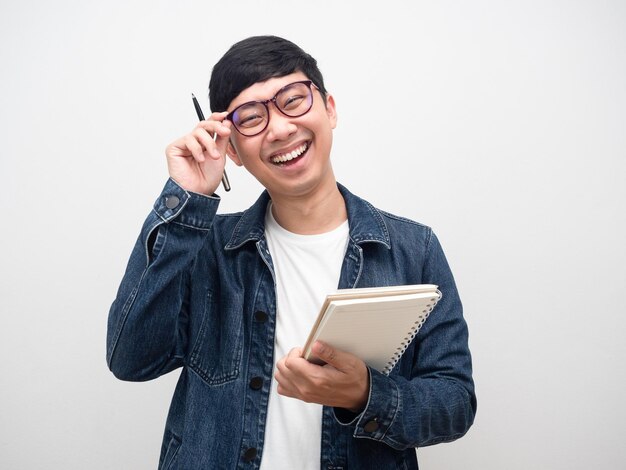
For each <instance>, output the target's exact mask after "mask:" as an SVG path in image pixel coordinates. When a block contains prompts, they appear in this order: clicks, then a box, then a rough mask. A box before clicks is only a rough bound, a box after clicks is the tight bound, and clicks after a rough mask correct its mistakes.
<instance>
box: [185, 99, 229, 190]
mask: <svg viewBox="0 0 626 470" xmlns="http://www.w3.org/2000/svg"><path fill="white" fill-rule="evenodd" d="M191 100H192V101H193V107H194V108H196V114H197V115H198V119H200V120H201V121H204V113H203V112H202V108H201V107H200V103H198V100H197V99H196V95H194V94H193V93H192V94H191ZM216 138H217V133H216V134H215V135H214V136H213V140H215V139H216ZM222 186H224V190H225V191H230V182H229V181H228V176H227V175H226V170H224V174H223V175H222Z"/></svg>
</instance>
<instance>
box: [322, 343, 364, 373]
mask: <svg viewBox="0 0 626 470" xmlns="http://www.w3.org/2000/svg"><path fill="white" fill-rule="evenodd" d="M312 349H313V353H315V355H316V356H317V357H319V358H320V359H321V360H322V361H324V362H326V363H327V364H330V365H331V366H333V367H334V368H335V369H337V370H344V369H346V368H347V367H350V366H351V365H352V363H353V362H354V356H353V355H352V354H348V353H346V352H344V351H341V350H339V349H336V348H333V347H332V346H330V345H329V344H327V343H324V342H322V341H316V342H315V343H314V344H313V348H312Z"/></svg>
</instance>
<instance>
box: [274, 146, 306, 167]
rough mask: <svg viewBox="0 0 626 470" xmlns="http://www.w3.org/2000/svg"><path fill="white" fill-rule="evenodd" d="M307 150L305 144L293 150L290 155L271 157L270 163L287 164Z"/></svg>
mask: <svg viewBox="0 0 626 470" xmlns="http://www.w3.org/2000/svg"><path fill="white" fill-rule="evenodd" d="M307 148H308V144H307V143H306V142H305V143H304V144H302V145H301V146H300V147H298V148H297V149H295V150H293V151H292V152H290V153H286V154H284V155H276V156H275V157H272V162H274V163H285V162H288V161H289V160H293V159H294V158H297V157H299V156H300V155H302V154H303V153H304V151H305V150H306V149H307Z"/></svg>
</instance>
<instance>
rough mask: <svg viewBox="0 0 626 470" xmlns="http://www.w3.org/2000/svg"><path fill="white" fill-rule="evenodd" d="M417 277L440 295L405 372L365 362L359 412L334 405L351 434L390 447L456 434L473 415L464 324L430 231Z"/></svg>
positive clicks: (448, 273) (422, 443) (430, 441)
mask: <svg viewBox="0 0 626 470" xmlns="http://www.w3.org/2000/svg"><path fill="white" fill-rule="evenodd" d="M423 282H424V283H428V284H436V285H438V286H439V290H440V291H441V292H442V294H443V296H442V299H441V300H440V302H439V303H438V304H437V306H436V307H435V309H434V310H433V312H432V313H431V314H430V316H429V317H428V320H427V321H426V322H425V323H424V326H423V327H422V329H421V330H420V332H419V333H418V335H417V336H416V340H415V341H416V346H415V348H416V350H415V354H414V356H413V362H412V368H411V374H410V377H403V376H401V375H394V374H392V375H390V376H386V375H383V374H381V373H380V372H378V371H376V370H373V369H371V368H370V369H369V374H370V392H369V397H368V402H367V404H366V407H365V409H364V410H363V412H361V413H360V414H359V415H354V414H351V413H349V412H348V411H347V410H341V409H335V416H336V418H337V420H338V421H339V422H340V423H342V424H344V425H349V426H354V433H353V435H354V437H357V438H368V439H373V440H376V441H380V442H383V443H385V444H387V445H389V446H391V447H393V448H394V449H407V448H411V447H423V446H427V445H432V444H437V443H439V442H446V441H452V440H455V439H458V438H459V437H461V436H463V435H464V434H465V433H466V432H467V430H468V429H469V428H470V426H471V425H472V423H473V421H474V415H475V413H476V395H475V393H474V382H473V379H472V360H471V356H470V351H469V347H468V330H467V324H466V323H465V320H464V319H463V307H462V305H461V300H460V298H459V295H458V292H457V289H456V286H455V282H454V278H453V276H452V273H451V271H450V268H449V266H448V263H447V261H446V258H445V255H444V253H443V250H442V248H441V246H440V244H439V241H438V240H437V237H436V236H435V235H434V234H433V233H432V231H431V232H430V239H429V242H428V246H427V257H426V260H425V264H424V268H423Z"/></svg>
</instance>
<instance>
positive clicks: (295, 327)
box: [107, 36, 476, 469]
mask: <svg viewBox="0 0 626 470" xmlns="http://www.w3.org/2000/svg"><path fill="white" fill-rule="evenodd" d="M210 102H211V108H212V111H214V112H213V114H212V115H211V116H210V118H209V119H207V120H206V121H202V122H200V123H199V124H198V126H197V127H196V128H195V129H194V130H193V131H192V132H191V133H189V134H188V135H186V136H184V137H181V138H180V139H177V140H175V141H174V142H173V143H171V144H170V145H169V146H168V147H167V149H166V157H167V163H168V169H169V174H170V179H169V180H168V182H167V183H166V185H165V188H164V189H163V192H162V194H161V195H160V196H159V198H158V199H157V201H156V203H155V206H154V210H153V212H152V213H151V214H150V215H149V216H148V218H147V220H146V222H145V224H144V226H143V229H142V232H141V235H140V237H139V239H138V241H137V245H136V246H135V249H134V251H133V253H132V255H131V258H130V261H129V264H128V268H127V271H126V274H125V276H124V279H123V280H122V284H121V286H120V289H119V292H118V295H117V298H116V300H115V301H114V303H113V305H112V307H111V311H110V315H109V330H108V338H107V360H108V363H109V367H110V368H111V370H112V371H113V373H114V374H115V375H116V376H117V377H119V378H121V379H124V380H137V381H141V380H150V379H153V378H155V377H158V376H160V375H162V374H165V373H167V372H169V371H171V370H173V369H176V368H178V367H182V368H183V369H182V373H181V376H180V379H179V382H178V385H177V387H176V391H175V393H174V397H173V400H172V404H171V408H170V412H169V416H168V419H167V424H166V429H165V435H164V440H163V446H162V450H161V457H160V462H159V468H161V469H205V468H262V469H283V468H284V469H313V468H324V469H347V468H351V469H367V468H382V469H388V468H417V460H416V455H415V448H417V447H419V446H425V445H431V444H436V443H438V442H443V441H451V440H454V439H456V438H458V437H460V436H462V435H463V434H465V432H466V431H467V430H468V428H469V427H470V426H471V424H472V422H473V419H474V413H475V410H476V399H475V395H474V385H473V381H472V377H471V358H470V353H469V349H468V345H467V337H468V333H467V327H466V324H465V322H464V320H463V316H462V307H461V303H460V300H459V297H458V294H457V291H456V287H455V284H454V280H453V277H452V274H451V272H450V270H449V268H448V265H447V262H446V260H445V257H444V254H443V251H442V250H441V247H440V245H439V243H438V241H437V238H436V237H435V235H434V234H433V232H432V231H431V229H430V228H428V227H426V226H423V225H420V224H417V223H415V222H412V221H409V220H407V219H404V218H399V217H396V216H393V215H390V214H387V213H384V212H381V211H379V210H377V209H375V208H374V207H373V206H372V205H370V204H369V203H367V202H366V201H364V200H362V199H360V198H358V197H356V196H354V195H352V194H351V193H350V192H349V191H348V190H347V189H346V188H344V187H343V186H341V185H338V184H337V182H336V180H335V176H334V174H333V168H332V165H331V161H330V151H331V146H332V133H333V129H334V128H335V125H336V122H337V114H336V109H335V101H334V98H333V97H332V95H330V94H329V93H328V92H327V91H326V88H325V87H324V83H323V79H322V75H321V73H320V71H319V70H318V68H317V64H316V61H315V60H314V59H313V58H312V57H311V56H309V55H308V54H306V53H305V52H304V51H302V50H301V49H300V48H299V47H298V46H296V45H295V44H293V43H291V42H289V41H286V40H284V39H281V38H277V37H272V36H263V37H252V38H248V39H246V40H243V41H241V42H239V43H237V44H235V45H234V46H232V47H231V49H230V50H229V51H228V52H227V53H226V54H225V55H224V57H222V59H221V60H220V61H219V62H218V63H217V64H216V65H215V67H214V69H213V72H212V77H211V82H210ZM213 136H215V140H214V139H213ZM226 155H228V157H230V159H231V160H232V161H233V162H235V164H237V165H240V166H244V167H245V168H246V169H247V170H248V171H249V172H250V173H251V174H252V175H254V176H255V177H256V178H257V180H258V181H259V182H261V184H262V185H263V186H264V187H265V188H266V191H265V192H264V193H263V194H262V195H261V197H260V198H259V199H258V201H257V202H256V203H255V204H254V205H253V206H252V207H250V208H249V209H248V210H247V211H245V212H243V213H238V214H229V215H216V211H217V207H218V204H219V197H218V196H216V195H215V191H216V190H217V189H218V185H219V183H220V180H221V176H222V173H223V171H224V164H225V156H226ZM420 283H430V284H436V285H438V286H439V289H440V290H441V292H442V293H443V298H442V300H441V301H440V303H439V304H438V305H437V307H436V308H435V310H434V311H433V312H432V314H431V315H430V317H429V319H428V320H427V321H426V323H425V324H424V326H423V327H422V329H421V331H420V332H419V334H418V335H417V337H416V339H415V341H413V343H412V344H411V345H410V347H409V348H408V349H407V351H406V353H405V354H404V355H403V356H402V359H401V360H400V361H399V363H398V364H397V365H396V367H395V368H394V369H393V371H392V372H391V373H390V375H389V376H387V375H383V374H381V373H380V372H378V371H376V370H373V369H370V368H368V367H367V365H366V364H365V363H364V362H363V361H361V360H360V359H359V358H357V357H355V356H353V355H351V354H348V353H346V352H343V351H340V350H338V349H335V348H333V347H332V346H330V345H327V344H322V343H319V342H318V343H316V344H315V345H314V353H315V354H316V355H317V356H318V357H320V358H321V359H323V360H324V361H325V362H326V365H324V366H320V365H317V364H313V363H309V362H308V361H306V360H305V359H303V358H302V357H301V352H302V351H301V349H300V348H301V347H302V346H303V344H304V341H305V339H306V337H307V334H308V332H309V329H310V327H311V325H312V324H313V322H314V320H315V317H316V316H317V313H318V311H319V308H320V306H321V303H322V301H323V298H324V296H325V295H326V294H327V293H329V292H331V291H333V290H335V289H336V288H337V287H339V288H352V287H370V286H381V285H400V284H420Z"/></svg>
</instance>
